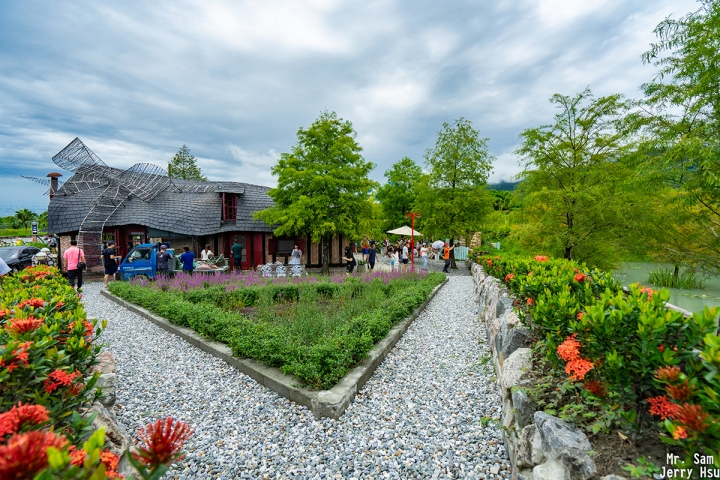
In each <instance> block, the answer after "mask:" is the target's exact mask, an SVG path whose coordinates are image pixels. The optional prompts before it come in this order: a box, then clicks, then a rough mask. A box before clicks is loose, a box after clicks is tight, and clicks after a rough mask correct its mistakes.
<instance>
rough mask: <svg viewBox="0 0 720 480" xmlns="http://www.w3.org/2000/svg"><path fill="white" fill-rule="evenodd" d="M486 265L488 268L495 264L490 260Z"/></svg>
mask: <svg viewBox="0 0 720 480" xmlns="http://www.w3.org/2000/svg"><path fill="white" fill-rule="evenodd" d="M485 263H487V266H488V267H492V266H493V262H492V260H490V259H489V258H488V259H487V262H485Z"/></svg>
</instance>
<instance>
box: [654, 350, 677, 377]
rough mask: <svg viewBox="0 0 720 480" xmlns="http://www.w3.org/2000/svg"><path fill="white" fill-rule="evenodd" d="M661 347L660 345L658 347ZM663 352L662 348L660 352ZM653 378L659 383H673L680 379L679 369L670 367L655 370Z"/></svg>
mask: <svg viewBox="0 0 720 480" xmlns="http://www.w3.org/2000/svg"><path fill="white" fill-rule="evenodd" d="M660 346H661V347H663V346H662V345H660ZM664 350H665V347H663V349H662V350H660V351H661V352H662V351H664ZM655 378H657V379H658V380H660V381H661V382H675V381H677V380H678V379H679V378H680V367H678V366H677V365H673V366H672V367H660V368H658V369H657V370H655Z"/></svg>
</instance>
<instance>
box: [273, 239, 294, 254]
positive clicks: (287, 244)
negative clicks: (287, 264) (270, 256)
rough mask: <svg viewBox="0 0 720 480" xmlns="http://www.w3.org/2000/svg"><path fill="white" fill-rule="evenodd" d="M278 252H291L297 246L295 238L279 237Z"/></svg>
mask: <svg viewBox="0 0 720 480" xmlns="http://www.w3.org/2000/svg"><path fill="white" fill-rule="evenodd" d="M276 245H277V253H289V252H292V249H293V248H295V240H294V239H292V238H291V239H286V238H278V239H277V244H276Z"/></svg>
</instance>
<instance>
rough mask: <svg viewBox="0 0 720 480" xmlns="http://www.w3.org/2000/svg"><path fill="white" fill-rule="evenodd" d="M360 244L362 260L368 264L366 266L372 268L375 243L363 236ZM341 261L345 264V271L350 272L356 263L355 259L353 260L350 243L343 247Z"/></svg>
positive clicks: (373, 266) (375, 250)
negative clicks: (343, 251)
mask: <svg viewBox="0 0 720 480" xmlns="http://www.w3.org/2000/svg"><path fill="white" fill-rule="evenodd" d="M361 245H362V259H363V262H365V263H366V264H367V265H368V268H369V269H370V270H372V269H374V268H375V261H376V260H377V244H376V243H375V241H374V240H368V238H367V237H364V238H363V241H362V244H361ZM343 261H344V262H345V265H346V266H347V273H352V272H353V270H354V269H355V266H356V265H357V260H355V255H354V254H353V248H352V247H351V246H350V245H348V246H347V247H345V253H343Z"/></svg>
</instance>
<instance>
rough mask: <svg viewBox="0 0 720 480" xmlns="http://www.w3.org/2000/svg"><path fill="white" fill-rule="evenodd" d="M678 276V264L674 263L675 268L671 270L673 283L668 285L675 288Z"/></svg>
mask: <svg viewBox="0 0 720 480" xmlns="http://www.w3.org/2000/svg"><path fill="white" fill-rule="evenodd" d="M679 276H680V265H675V269H674V270H673V284H672V285H670V286H672V287H676V288H677V286H678V277H679Z"/></svg>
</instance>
